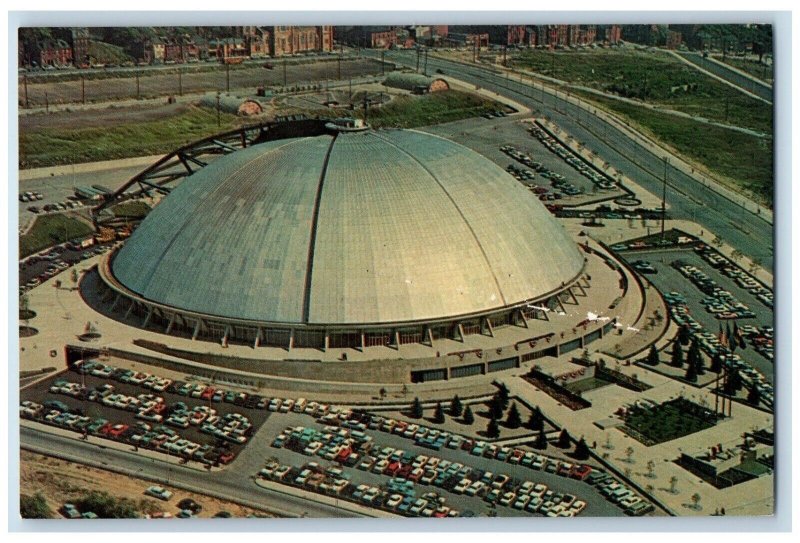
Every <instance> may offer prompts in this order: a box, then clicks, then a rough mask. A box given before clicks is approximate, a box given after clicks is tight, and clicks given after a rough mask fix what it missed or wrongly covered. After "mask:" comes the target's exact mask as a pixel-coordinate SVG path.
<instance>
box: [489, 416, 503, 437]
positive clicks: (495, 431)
mask: <svg viewBox="0 0 800 543" xmlns="http://www.w3.org/2000/svg"><path fill="white" fill-rule="evenodd" d="M486 435H487V437H489V438H490V439H495V438H497V437H500V425H499V424H497V420H496V419H490V420H489V424H488V425H487V426H486Z"/></svg>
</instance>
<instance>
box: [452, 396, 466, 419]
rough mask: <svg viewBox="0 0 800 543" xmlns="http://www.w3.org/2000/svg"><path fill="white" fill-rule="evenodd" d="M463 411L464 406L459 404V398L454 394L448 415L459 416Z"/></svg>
mask: <svg viewBox="0 0 800 543" xmlns="http://www.w3.org/2000/svg"><path fill="white" fill-rule="evenodd" d="M463 411H464V406H463V405H462V404H461V399H459V397H458V394H456V395H455V396H453V399H452V400H451V401H450V416H451V417H460V416H461V413H463Z"/></svg>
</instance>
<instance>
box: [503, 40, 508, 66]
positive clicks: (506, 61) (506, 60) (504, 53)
mask: <svg viewBox="0 0 800 543" xmlns="http://www.w3.org/2000/svg"><path fill="white" fill-rule="evenodd" d="M507 55H508V46H507V45H504V46H503V66H508V57H507Z"/></svg>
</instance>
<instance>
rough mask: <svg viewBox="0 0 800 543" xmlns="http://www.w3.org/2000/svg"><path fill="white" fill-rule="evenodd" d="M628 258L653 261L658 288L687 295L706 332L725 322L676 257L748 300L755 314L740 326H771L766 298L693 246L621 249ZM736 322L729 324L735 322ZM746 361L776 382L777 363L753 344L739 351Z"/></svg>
mask: <svg viewBox="0 0 800 543" xmlns="http://www.w3.org/2000/svg"><path fill="white" fill-rule="evenodd" d="M619 254H620V256H622V257H623V258H625V259H626V260H627V261H628V262H634V261H638V260H644V261H646V262H648V263H649V264H651V265H652V267H653V268H654V269H655V270H656V273H649V274H648V275H647V278H648V280H650V281H651V282H652V283H653V284H654V285H655V286H656V288H657V289H659V291H661V292H662V293H669V292H678V293H680V294H682V295H683V296H684V297H685V298H686V304H687V306H688V308H689V312H690V314H691V315H692V316H693V317H694V318H695V319H696V320H697V321H698V322H699V323H700V324H701V325H702V326H703V328H704V329H705V331H706V332H710V333H712V334H717V333H718V332H719V326H720V323H722V327H723V329H725V328H726V322H728V321H724V320H719V319H717V318H715V316H714V314H713V313H710V312H708V311H707V310H706V306H704V305H703V303H702V300H703V299H705V298H707V296H708V295H707V294H705V293H704V292H702V291H701V290H700V289H699V288H698V287H697V286H696V285H695V284H693V283H692V282H691V281H690V280H689V279H688V278H687V277H685V276H684V275H683V274H681V272H680V271H679V270H678V269H676V268H675V267H673V266H672V263H673V262H674V261H676V260H680V261H681V262H684V263H686V264H688V265H690V266H694V267H696V268H698V269H699V270H701V271H702V272H703V273H705V274H706V275H708V276H709V277H710V278H711V279H712V280H714V281H716V283H717V284H718V285H719V286H720V287H721V288H723V289H725V290H727V291H728V292H730V293H731V294H732V295H733V296H734V297H735V298H736V299H737V300H739V301H740V302H742V303H743V304H745V305H746V306H747V307H748V308H749V309H750V310H751V311H752V312H753V313H754V314H755V317H753V318H744V319H737V323H738V326H740V327H741V326H743V325H753V326H759V327H760V326H772V325H773V313H772V310H771V309H770V308H769V307H767V306H766V305H765V304H764V303H763V302H761V301H760V300H758V299H757V298H756V297H755V296H754V295H752V294H751V293H750V292H748V291H747V290H745V289H743V288H741V287H740V286H739V285H737V284H736V282H735V281H734V280H733V279H731V278H730V277H727V276H726V275H724V274H722V273H721V272H720V271H719V270H718V269H715V268H713V267H712V266H711V265H709V264H708V262H706V261H705V260H704V259H703V258H702V257H701V256H700V255H698V254H697V253H696V252H695V251H693V250H691V249H667V250H648V251H623V252H620V253H619ZM732 324H733V323H731V324H730V325H731V326H732ZM736 354H738V355H739V356H740V357H741V358H742V359H743V360H744V361H745V362H746V363H748V364H749V365H751V366H752V367H753V368H755V369H756V370H758V371H759V372H760V373H761V374H762V375H763V376H764V377H765V378H766V380H767V381H768V382H769V383H771V384H772V383H774V367H773V364H772V362H771V361H769V360H768V359H767V358H765V357H764V356H762V355H761V354H759V353H757V352H756V351H755V350H754V349H753V348H751V347H748V348H747V349H744V350H742V349H739V350H737V351H736Z"/></svg>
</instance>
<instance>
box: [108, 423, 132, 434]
mask: <svg viewBox="0 0 800 543" xmlns="http://www.w3.org/2000/svg"><path fill="white" fill-rule="evenodd" d="M127 429H128V425H127V424H117V425H116V426H114V427H112V428H111V429H110V430H109V431H108V435H110V436H111V437H119V436H121V435H122V434H123V433H124V432H125V430H127Z"/></svg>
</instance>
